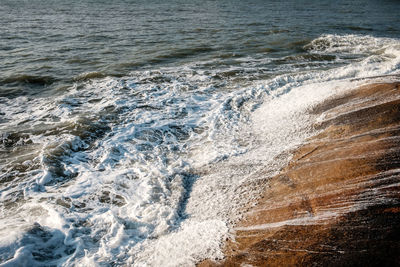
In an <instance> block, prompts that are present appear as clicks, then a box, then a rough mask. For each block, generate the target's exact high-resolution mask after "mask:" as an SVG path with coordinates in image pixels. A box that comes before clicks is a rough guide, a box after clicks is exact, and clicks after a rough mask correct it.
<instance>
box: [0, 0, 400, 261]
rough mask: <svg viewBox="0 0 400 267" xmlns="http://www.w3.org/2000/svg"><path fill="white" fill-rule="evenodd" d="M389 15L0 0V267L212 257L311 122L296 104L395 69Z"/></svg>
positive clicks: (258, 1)
mask: <svg viewBox="0 0 400 267" xmlns="http://www.w3.org/2000/svg"><path fill="white" fill-rule="evenodd" d="M399 15H400V2H399V1H396V0H391V1H390V0H379V1H378V0H346V1H345V0H338V1H328V0H318V1H317V0H302V1H300V0H287V1H275V0H202V1H199V0H191V1H184V0H164V1H161V0H146V1H143V0H115V1H105V0H79V1H78V0H67V1H61V0H30V1H27V0H0V266H2V267H4V266H195V265H196V264H197V263H199V262H201V261H202V260H205V259H222V258H223V256H224V255H223V246H224V242H225V241H226V240H227V239H229V238H232V236H234V226H235V222H237V220H239V219H240V218H241V216H242V214H243V213H244V212H246V211H247V210H248V209H250V208H251V206H252V205H254V203H256V201H257V199H258V198H259V196H260V194H261V192H262V191H263V190H265V189H266V188H267V187H268V179H269V178H271V177H273V176H274V175H276V174H277V173H279V170H280V169H281V168H282V167H284V166H285V165H286V164H287V163H288V161H289V160H290V158H291V155H292V153H293V151H294V150H295V149H296V148H297V147H298V146H299V145H301V144H302V143H304V142H306V139H307V138H308V137H310V136H312V135H314V134H316V133H317V132H318V130H317V129H316V128H315V127H314V126H313V125H315V124H316V123H318V121H321V120H323V115H319V114H315V113H313V112H310V111H311V110H312V109H313V107H315V106H316V105H319V104H321V103H323V101H325V100H326V99H328V98H330V97H333V96H337V95H340V94H345V93H346V92H348V91H349V90H351V89H352V88H355V87H356V86H359V85H361V84H364V83H368V82H371V81H372V80H373V79H374V78H375V77H378V76H379V77H380V79H384V80H390V79H394V78H393V77H397V79H398V75H399V74H400V16H399ZM396 75H397V76H396ZM382 77H383V78H382Z"/></svg>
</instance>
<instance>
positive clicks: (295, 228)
mask: <svg viewBox="0 0 400 267" xmlns="http://www.w3.org/2000/svg"><path fill="white" fill-rule="evenodd" d="M310 112H312V113H315V114H324V119H323V120H322V121H321V122H319V123H317V124H316V125H315V127H316V128H317V129H318V130H321V132H320V133H319V134H318V135H317V136H314V137H313V138H311V139H310V140H308V142H307V143H306V144H304V145H303V146H302V147H300V148H299V149H298V150H297V151H296V152H295V153H294V157H293V159H292V160H291V162H290V164H289V165H288V166H287V167H286V168H285V169H283V170H282V171H281V173H280V174H279V175H277V176H275V177H273V178H271V179H270V180H269V184H268V188H267V189H266V190H265V192H264V194H263V195H262V198H261V199H260V200H259V201H258V203H257V204H256V205H255V206H254V207H252V208H251V209H250V210H249V211H248V212H246V213H245V215H244V217H243V219H242V220H241V221H240V222H239V223H238V224H237V225H236V228H235V238H234V239H231V240H228V241H227V243H226V248H225V255H226V257H225V259H224V260H223V261H219V262H215V261H210V260H208V261H204V262H202V263H200V264H199V265H200V266H221V265H222V266H241V265H242V266H243V265H245V264H249V265H253V266H312V265H315V266H378V265H379V266H396V265H397V266H398V265H400V83H375V84H370V85H366V86H362V87H360V88H357V89H355V90H352V91H351V92H349V93H348V94H347V95H344V96H340V97H336V98H332V99H330V100H328V101H326V102H324V103H322V104H321V105H319V106H317V107H315V108H314V109H313V110H311V111H310Z"/></svg>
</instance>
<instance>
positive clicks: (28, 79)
mask: <svg viewBox="0 0 400 267" xmlns="http://www.w3.org/2000/svg"><path fill="white" fill-rule="evenodd" d="M57 81H58V79H57V78H55V77H51V76H37V75H28V74H18V75H13V76H9V77H7V78H4V79H2V80H0V84H2V85H8V84H29V85H37V86H46V85H50V84H52V83H55V82H57Z"/></svg>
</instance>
